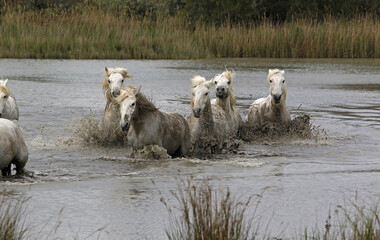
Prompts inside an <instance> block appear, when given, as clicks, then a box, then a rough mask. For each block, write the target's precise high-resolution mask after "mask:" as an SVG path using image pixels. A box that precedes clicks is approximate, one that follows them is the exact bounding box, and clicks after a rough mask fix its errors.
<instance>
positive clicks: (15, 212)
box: [0, 192, 28, 240]
mask: <svg viewBox="0 0 380 240" xmlns="http://www.w3.org/2000/svg"><path fill="white" fill-rule="evenodd" d="M4 193H5V192H3V195H2V196H1V197H0V198H1V199H0V239H4V240H21V239H25V235H26V233H27V231H28V228H27V227H26V226H25V222H24V219H23V217H24V212H23V210H24V209H23V205H24V204H25V202H26V201H27V199H23V198H16V199H9V198H7V197H5V196H4ZM11 200H12V201H11Z"/></svg>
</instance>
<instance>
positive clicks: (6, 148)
mask: <svg viewBox="0 0 380 240" xmlns="http://www.w3.org/2000/svg"><path fill="white" fill-rule="evenodd" d="M27 161H28V149H27V147H26V145H25V142H24V139H23V138H22V135H21V131H20V128H19V127H18V126H17V124H16V123H14V122H12V121H10V120H8V119H0V169H1V171H2V174H3V175H5V176H7V175H10V173H11V163H13V164H15V165H16V171H17V174H22V173H24V167H25V165H26V162H27Z"/></svg>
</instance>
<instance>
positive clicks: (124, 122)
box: [116, 86, 141, 131]
mask: <svg viewBox="0 0 380 240" xmlns="http://www.w3.org/2000/svg"><path fill="white" fill-rule="evenodd" d="M140 89H141V86H140V87H139V88H137V89H136V88H133V87H130V86H128V87H127V89H126V90H123V89H121V94H120V95H119V96H118V97H117V98H116V101H117V103H118V104H119V105H120V115H121V119H120V127H121V129H122V130H123V131H128V130H129V127H130V126H131V120H132V116H133V115H134V113H135V111H136V106H137V97H136V95H137V94H138V93H140Z"/></svg>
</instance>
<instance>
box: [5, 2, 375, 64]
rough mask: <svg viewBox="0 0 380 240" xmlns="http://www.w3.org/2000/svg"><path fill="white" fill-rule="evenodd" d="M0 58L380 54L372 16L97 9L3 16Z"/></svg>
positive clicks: (191, 57) (249, 56)
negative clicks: (253, 17) (234, 16)
mask: <svg viewBox="0 0 380 240" xmlns="http://www.w3.org/2000/svg"><path fill="white" fill-rule="evenodd" d="M0 33H1V36H2V37H1V41H0V58H16V59H17V58H18V59H21V58H27V59H120V60H122V59H152V60H153V59H161V60H164V59H183V60H186V59H212V58H380V21H379V19H377V18H376V17H357V18H355V19H353V20H343V19H334V18H326V19H325V20H323V21H313V20H311V19H294V20H291V21H286V22H283V23H274V22H271V21H269V20H264V21H262V22H260V23H256V24H255V23H251V24H245V25H242V24H236V23H227V22H226V23H222V24H220V25H215V24H206V23H204V22H202V21H197V22H189V21H188V20H186V19H184V18H182V17H180V16H174V17H165V18H164V17H158V18H157V19H155V20H154V19H152V18H134V17H128V16H119V17H115V16H114V15H112V14H109V13H106V12H103V11H101V10H94V9H93V10H89V11H86V12H84V13H81V14H76V13H74V12H72V13H64V14H57V15H54V14H52V15H46V14H38V13H35V12H17V11H7V12H4V13H2V14H1V16H0Z"/></svg>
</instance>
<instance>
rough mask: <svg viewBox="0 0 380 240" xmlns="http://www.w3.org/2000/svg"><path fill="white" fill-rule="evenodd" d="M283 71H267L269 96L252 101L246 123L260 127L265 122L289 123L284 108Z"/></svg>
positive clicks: (284, 88)
mask: <svg viewBox="0 0 380 240" xmlns="http://www.w3.org/2000/svg"><path fill="white" fill-rule="evenodd" d="M284 74H285V71H284V70H282V71H280V70H278V69H274V70H272V69H269V72H268V78H267V80H268V83H269V86H270V95H269V96H268V97H266V98H260V99H257V100H256V101H254V102H253V103H252V105H251V107H250V108H249V113H248V123H250V124H252V125H262V124H264V123H265V122H274V123H289V122H290V113H289V111H288V108H287V107H286V84H285V78H284Z"/></svg>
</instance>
